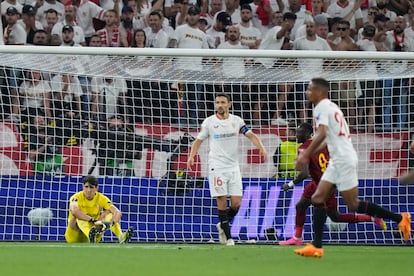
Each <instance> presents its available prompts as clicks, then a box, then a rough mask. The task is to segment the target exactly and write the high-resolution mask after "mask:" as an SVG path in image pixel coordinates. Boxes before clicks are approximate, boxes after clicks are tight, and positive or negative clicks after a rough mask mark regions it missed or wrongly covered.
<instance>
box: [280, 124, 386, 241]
mask: <svg viewBox="0 0 414 276" xmlns="http://www.w3.org/2000/svg"><path fill="white" fill-rule="evenodd" d="M312 133H313V128H312V125H311V124H308V123H303V124H301V125H300V127H299V128H298V129H297V130H296V138H297V141H298V143H302V145H301V146H300V147H299V149H298V154H300V153H301V152H302V151H304V150H305V149H306V148H308V147H309V145H310V143H311V142H312V139H311V136H312ZM328 161H329V153H328V149H327V148H326V147H323V148H322V149H321V150H319V151H318V152H317V153H316V154H314V155H312V156H311V157H310V158H309V166H308V167H306V168H305V169H304V170H303V171H301V172H300V173H299V175H298V176H297V177H296V178H295V179H294V180H292V181H290V182H289V183H286V184H283V186H282V188H283V190H284V191H285V192H286V191H288V190H289V189H290V188H292V187H293V186H294V185H296V184H298V183H299V182H301V181H303V180H305V179H306V178H308V176H309V175H310V176H311V178H312V181H311V182H309V183H308V184H307V185H306V186H305V189H304V191H303V194H302V197H301V199H300V200H299V202H298V203H297V204H296V219H295V222H296V225H295V235H294V236H293V237H292V238H290V239H288V240H286V241H281V242H279V245H302V244H303V242H302V233H303V226H304V225H305V221H306V210H307V209H308V207H309V206H310V205H311V204H312V202H311V197H312V195H313V193H314V192H315V191H316V187H317V185H318V183H319V181H320V179H321V176H322V173H323V172H324V171H325V170H326V167H327V166H328ZM325 208H326V212H327V215H328V216H329V217H330V218H331V220H332V221H333V222H346V223H359V222H371V221H373V222H374V223H375V225H377V226H379V227H380V228H381V229H382V230H387V224H386V223H385V222H384V220H383V219H381V218H373V217H371V216H369V215H364V214H351V213H348V214H340V213H338V200H337V198H336V195H335V191H334V192H333V193H332V194H331V195H330V196H329V198H328V200H327V201H326V206H325Z"/></svg>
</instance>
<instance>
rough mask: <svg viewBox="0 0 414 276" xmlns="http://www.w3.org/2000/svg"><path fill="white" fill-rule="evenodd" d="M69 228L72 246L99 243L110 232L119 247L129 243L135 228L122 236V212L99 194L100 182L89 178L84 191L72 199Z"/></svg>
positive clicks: (84, 185)
mask: <svg viewBox="0 0 414 276" xmlns="http://www.w3.org/2000/svg"><path fill="white" fill-rule="evenodd" d="M69 201H70V205H69V218H68V227H67V228H66V232H65V238H66V241H67V242H68V243H75V242H90V243H95V242H99V241H100V240H101V239H102V235H103V233H104V232H105V231H106V230H111V231H112V232H113V233H114V234H115V235H116V236H117V237H118V240H119V243H126V242H129V240H130V239H131V237H132V235H133V234H134V228H132V227H129V228H128V230H127V231H125V232H122V230H121V226H120V224H119V220H120V219H121V215H122V214H121V211H119V209H118V208H117V207H116V206H115V205H113V204H112V202H111V200H110V199H109V198H108V197H106V196H105V195H103V194H102V193H100V192H98V179H97V178H96V177H95V176H91V175H88V176H86V177H85V178H84V179H83V190H82V191H81V192H78V193H76V194H74V195H72V196H71V197H70V200H69Z"/></svg>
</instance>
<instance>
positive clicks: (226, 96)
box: [215, 93, 231, 102]
mask: <svg viewBox="0 0 414 276" xmlns="http://www.w3.org/2000/svg"><path fill="white" fill-rule="evenodd" d="M217 97H225V98H227V100H228V101H229V102H231V98H230V95H229V94H227V93H217V94H216V97H215V98H217Z"/></svg>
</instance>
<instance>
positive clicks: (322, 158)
mask: <svg viewBox="0 0 414 276" xmlns="http://www.w3.org/2000/svg"><path fill="white" fill-rule="evenodd" d="M311 142H312V139H309V140H307V141H306V142H305V143H303V144H302V145H301V146H300V147H299V148H298V155H299V154H300V153H301V152H302V151H304V150H305V149H307V148H308V147H309V145H310V144H311ZM328 161H329V152H328V148H326V147H325V148H324V149H323V150H321V151H319V152H317V153H315V154H313V155H312V156H311V157H310V158H309V174H310V176H311V178H312V179H313V181H315V182H316V183H319V180H320V179H321V177H322V174H323V173H324V171H325V170H326V167H328Z"/></svg>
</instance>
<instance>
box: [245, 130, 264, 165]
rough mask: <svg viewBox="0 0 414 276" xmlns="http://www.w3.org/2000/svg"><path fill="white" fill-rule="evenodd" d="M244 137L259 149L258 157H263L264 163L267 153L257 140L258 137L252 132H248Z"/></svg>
mask: <svg viewBox="0 0 414 276" xmlns="http://www.w3.org/2000/svg"><path fill="white" fill-rule="evenodd" d="M246 137H247V138H249V140H250V141H252V143H253V144H254V145H255V146H256V147H257V148H258V149H259V151H260V155H261V156H263V158H264V161H266V160H267V152H266V149H265V148H264V146H263V143H262V141H261V140H260V139H259V137H258V136H257V135H256V134H255V133H254V132H253V131H249V132H247V133H246Z"/></svg>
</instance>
